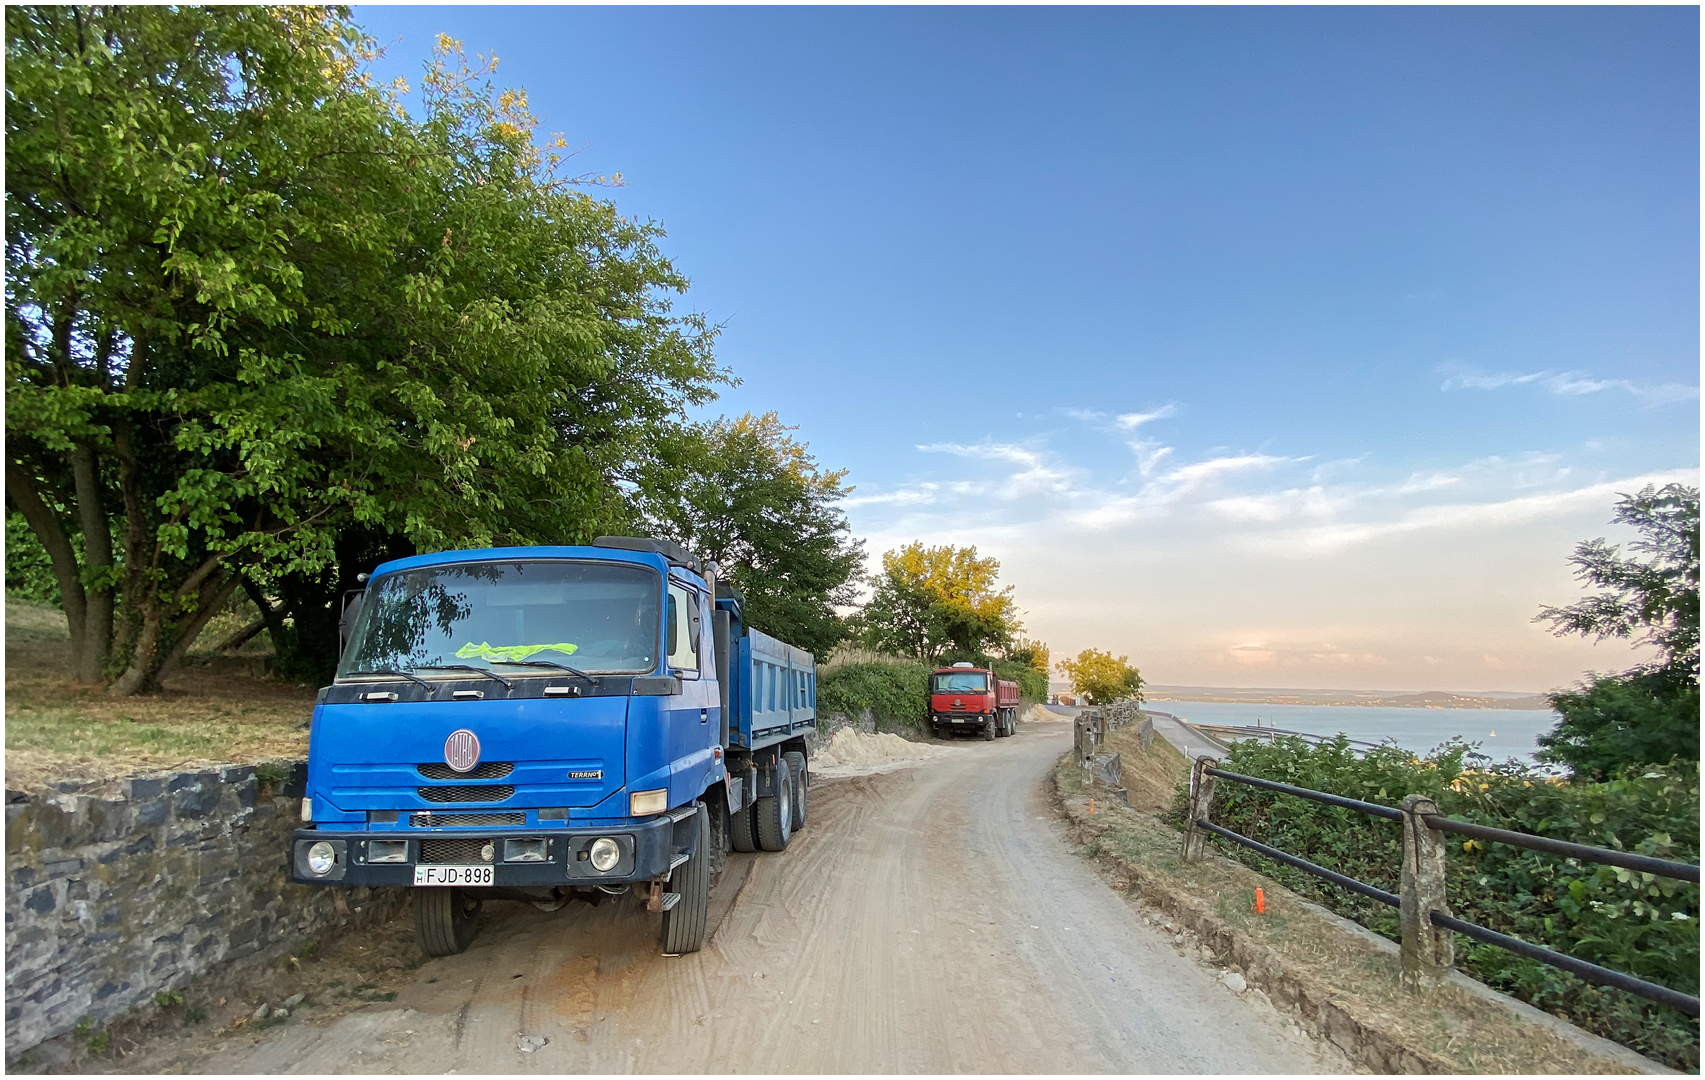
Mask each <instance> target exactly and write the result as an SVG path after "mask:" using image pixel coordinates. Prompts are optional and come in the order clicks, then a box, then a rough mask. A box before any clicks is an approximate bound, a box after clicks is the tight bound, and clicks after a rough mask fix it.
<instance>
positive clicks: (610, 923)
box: [199, 724, 1341, 1073]
mask: <svg viewBox="0 0 1705 1080" xmlns="http://www.w3.org/2000/svg"><path fill="white" fill-rule="evenodd" d="M1068 745H1069V734H1068V732H1067V731H1066V730H1065V728H1064V727H1063V726H1062V725H1056V724H1034V725H1022V726H1021V727H1020V729H1019V732H1018V735H1017V736H1016V737H1015V738H1011V739H1005V740H1000V741H998V742H995V743H984V742H982V741H980V740H979V741H975V742H967V743H964V744H962V745H955V746H952V747H950V748H948V750H947V752H945V753H943V754H941V755H939V756H937V757H936V758H933V759H931V760H929V761H927V762H925V763H923V764H921V765H920V766H918V767H917V768H913V769H907V770H902V771H898V772H893V773H888V774H885V775H878V776H868V777H859V778H854V779H848V780H841V781H836V782H832V783H827V784H823V785H822V786H820V787H818V786H814V787H813V788H812V793H811V820H810V824H809V825H808V826H807V827H806V829H805V831H804V832H802V833H799V834H798V835H796V836H795V838H794V842H793V844H792V846H791V847H790V848H789V850H788V851H787V852H785V853H782V854H779V855H755V856H741V855H737V856H734V858H733V861H732V862H731V865H730V868H729V871H728V873H727V875H726V876H725V880H724V882H723V883H722V885H721V886H720V887H719V891H718V895H717V896H716V897H715V898H714V899H713V904H714V905H716V910H715V911H713V915H712V917H713V919H718V918H720V922H719V924H718V926H717V929H716V931H715V936H714V938H713V939H712V941H711V943H710V944H709V945H708V946H707V947H706V948H705V949H704V951H702V952H699V953H697V954H693V955H690V956H684V957H679V958H666V957H663V956H661V955H659V952H658V948H657V944H656V917H655V916H647V915H645V914H644V913H643V912H641V911H639V910H638V909H637V907H636V906H635V905H634V903H633V902H632V901H631V900H627V899H624V900H623V901H621V902H616V903H607V904H605V905H603V906H600V907H597V908H592V907H588V906H586V905H578V904H577V905H572V906H570V907H568V908H565V909H564V910H562V911H560V912H556V913H554V914H542V913H540V912H538V911H535V910H533V909H532V908H528V907H523V906H521V905H517V904H492V905H488V906H487V909H486V913H485V921H484V924H483V926H482V928H481V931H480V936H479V937H478V938H477V939H476V940H475V942H474V945H473V947H472V948H471V949H470V950H469V951H468V952H467V953H464V954H463V955H461V956H455V957H449V958H446V959H442V960H435V961H433V962H431V963H428V964H426V965H425V966H424V967H422V968H421V969H420V970H419V971H418V972H417V978H416V980H415V982H414V983H413V984H412V985H410V986H409V987H407V988H406V989H404V990H403V991H402V992H401V993H400V994H399V996H398V997H397V999H396V1001H394V1002H392V1003H389V1004H381V1005H373V1006H369V1007H367V1008H365V1009H363V1010H362V1011H360V1012H356V1013H353V1014H350V1015H347V1016H344V1017H342V1018H341V1019H338V1020H336V1021H335V1022H333V1023H331V1024H330V1025H329V1026H327V1027H319V1026H316V1025H315V1024H314V1023H313V1021H312V1016H311V1014H310V1015H309V1016H308V1017H307V1018H306V1019H304V1020H303V1021H301V1022H297V1021H294V1020H293V1021H292V1022H291V1023H289V1024H288V1025H286V1026H284V1027H282V1028H278V1029H274V1030H272V1031H269V1032H264V1033H261V1034H259V1035H258V1036H255V1037H251V1038H250V1039H245V1040H241V1041H240V1042H234V1043H231V1044H228V1045H227V1047H226V1048H225V1049H224V1050H223V1051H221V1052H219V1053H216V1054H214V1055H213V1056H211V1057H209V1058H206V1059H204V1060H203V1061H201V1062H199V1067H200V1068H202V1069H205V1070H206V1071H210V1072H244V1073H247V1072H309V1073H321V1072H446V1071H458V1072H482V1073H497V1072H540V1073H561V1072H629V1071H642V1072H672V1073H704V1072H764V1073H787V1072H925V1073H944V1072H979V1073H992V1072H1045V1073H1061V1072H1066V1073H1075V1072H1145V1073H1146V1072H1213V1073H1218V1072H1286V1073H1292V1072H1319V1071H1336V1070H1337V1069H1338V1068H1339V1067H1341V1066H1340V1065H1339V1063H1338V1062H1337V1061H1336V1060H1335V1059H1333V1058H1330V1057H1326V1056H1322V1054H1321V1053H1320V1051H1319V1050H1318V1049H1317V1047H1316V1044H1314V1043H1312V1042H1311V1041H1309V1040H1308V1039H1306V1038H1305V1037H1303V1036H1302V1035H1300V1034H1298V1033H1296V1032H1295V1030H1294V1029H1293V1028H1292V1027H1291V1026H1290V1025H1289V1024H1288V1023H1287V1022H1286V1021H1284V1020H1282V1019H1281V1018H1280V1017H1279V1016H1278V1014H1277V1013H1275V1012H1273V1011H1272V1010H1271V1009H1270V1008H1266V1007H1263V1006H1259V1005H1256V1004H1255V1003H1252V1002H1249V1001H1246V1000H1242V999H1239V998H1237V997H1235V996H1234V995H1233V994H1232V993H1231V992H1230V991H1228V990H1226V989H1225V988H1224V987H1223V986H1221V985H1220V984H1219V983H1217V982H1215V981H1214V979H1213V973H1212V972H1210V971H1209V970H1207V969H1205V968H1203V967H1201V966H1200V965H1198V964H1196V963H1194V962H1192V961H1189V960H1186V959H1184V958H1182V957H1180V956H1179V955H1178V954H1176V953H1175V952H1174V951H1173V950H1172V948H1171V947H1170V946H1169V945H1168V943H1167V942H1166V941H1165V939H1163V938H1162V937H1161V936H1160V935H1159V933H1158V932H1157V931H1155V930H1152V929H1150V928H1149V927H1147V926H1146V925H1144V924H1143V923H1141V922H1140V921H1138V920H1137V919H1136V918H1134V917H1133V912H1132V909H1131V906H1130V904H1129V903H1128V902H1127V901H1126V900H1124V899H1123V898H1121V897H1119V896H1118V895H1116V894H1115V893H1114V892H1113V891H1112V890H1110V889H1109V888H1108V887H1107V886H1106V885H1105V884H1103V882H1102V881H1101V880H1100V879H1098V878H1097V877H1096V876H1095V875H1094V874H1093V873H1092V872H1091V871H1090V870H1089V869H1088V867H1087V866H1086V865H1085V864H1084V863H1083V862H1082V861H1081V860H1079V859H1078V858H1077V857H1076V856H1075V855H1073V854H1072V853H1071V852H1070V850H1069V849H1068V848H1067V847H1066V845H1065V844H1064V843H1063V842H1062V841H1061V839H1060V837H1059V836H1058V835H1057V834H1056V832H1055V830H1054V826H1053V822H1052V815H1051V814H1050V812H1049V810H1048V808H1047V805H1046V803H1045V802H1044V801H1043V796H1042V788H1041V783H1040V781H1041V779H1042V777H1043V776H1044V774H1045V773H1046V771H1047V770H1048V768H1049V767H1050V765H1051V764H1052V763H1053V762H1054V761H1055V760H1056V759H1057V757H1058V756H1059V754H1060V753H1061V752H1063V751H1064V750H1065V749H1066V747H1067V746H1068ZM541 1038H542V1040H548V1041H541ZM255 1039H258V1041H255ZM523 1045H525V1046H529V1047H533V1049H532V1051H531V1052H527V1051H524V1050H523V1049H522V1046H523Z"/></svg>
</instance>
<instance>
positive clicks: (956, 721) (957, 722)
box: [953, 716, 965, 724]
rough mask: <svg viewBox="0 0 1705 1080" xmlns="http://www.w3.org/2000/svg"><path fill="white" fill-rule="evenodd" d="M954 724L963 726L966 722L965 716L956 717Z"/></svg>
mask: <svg viewBox="0 0 1705 1080" xmlns="http://www.w3.org/2000/svg"><path fill="white" fill-rule="evenodd" d="M953 722H954V723H955V724H963V723H964V722H965V718H964V717H963V716H955V717H954V718H953Z"/></svg>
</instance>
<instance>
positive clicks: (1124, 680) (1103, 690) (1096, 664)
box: [1059, 649, 1143, 705]
mask: <svg viewBox="0 0 1705 1080" xmlns="http://www.w3.org/2000/svg"><path fill="white" fill-rule="evenodd" d="M1059 668H1060V674H1062V675H1064V676H1065V677H1066V678H1068V679H1070V680H1071V683H1072V690H1073V691H1075V692H1076V693H1078V694H1082V695H1084V696H1085V697H1087V698H1088V699H1089V700H1090V702H1091V703H1093V704H1096V705H1106V704H1107V703H1108V702H1112V701H1118V700H1120V699H1121V698H1136V699H1137V700H1138V701H1141V700H1142V696H1143V677H1142V675H1140V674H1139V673H1138V672H1137V669H1136V668H1134V667H1132V666H1131V658H1130V657H1128V656H1114V655H1113V654H1112V653H1109V652H1102V651H1101V650H1100V649H1085V650H1083V651H1082V652H1080V653H1078V654H1077V656H1075V657H1070V656H1068V657H1066V658H1065V659H1063V660H1061V661H1060V664H1059Z"/></svg>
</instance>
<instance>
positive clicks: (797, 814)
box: [782, 750, 811, 832]
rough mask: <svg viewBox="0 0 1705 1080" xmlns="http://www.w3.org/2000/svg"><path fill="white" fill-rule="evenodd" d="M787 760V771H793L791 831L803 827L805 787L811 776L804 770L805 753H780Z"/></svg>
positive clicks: (795, 751) (792, 751)
mask: <svg viewBox="0 0 1705 1080" xmlns="http://www.w3.org/2000/svg"><path fill="white" fill-rule="evenodd" d="M782 758H783V760H785V761H786V762H787V765H788V771H789V772H791V773H793V831H794V832H798V831H799V830H800V829H803V828H805V799H806V796H805V789H806V787H807V786H809V784H810V782H811V776H810V774H809V773H808V772H807V771H806V763H805V755H804V754H801V753H800V752H799V751H797V750H789V751H788V752H787V753H785V754H783V755H782Z"/></svg>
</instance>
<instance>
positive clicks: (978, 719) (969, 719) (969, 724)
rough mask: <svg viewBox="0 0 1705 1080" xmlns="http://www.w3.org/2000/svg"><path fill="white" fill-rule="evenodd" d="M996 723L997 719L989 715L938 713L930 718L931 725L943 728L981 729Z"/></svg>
mask: <svg viewBox="0 0 1705 1080" xmlns="http://www.w3.org/2000/svg"><path fill="white" fill-rule="evenodd" d="M994 721H995V718H994V717H993V716H991V715H989V714H987V713H936V714H935V715H934V716H932V717H931V718H930V722H931V723H935V724H940V725H941V726H942V727H962V728H979V727H982V726H983V725H984V724H992V723H994Z"/></svg>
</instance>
